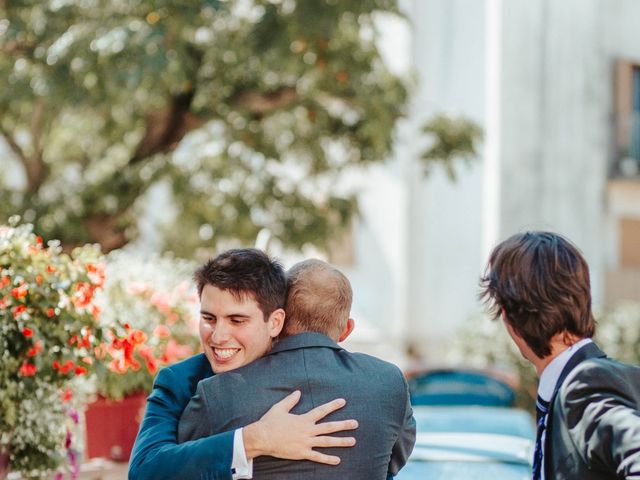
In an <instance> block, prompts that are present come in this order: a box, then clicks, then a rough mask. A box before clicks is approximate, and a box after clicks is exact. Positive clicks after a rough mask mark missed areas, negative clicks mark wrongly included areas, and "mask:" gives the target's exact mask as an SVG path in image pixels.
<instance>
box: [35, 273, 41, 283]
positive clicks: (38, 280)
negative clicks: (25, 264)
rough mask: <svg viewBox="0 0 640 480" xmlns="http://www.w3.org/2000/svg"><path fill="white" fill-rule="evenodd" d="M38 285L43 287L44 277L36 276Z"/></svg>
mask: <svg viewBox="0 0 640 480" xmlns="http://www.w3.org/2000/svg"><path fill="white" fill-rule="evenodd" d="M36 283H37V284H38V285H42V275H36Z"/></svg>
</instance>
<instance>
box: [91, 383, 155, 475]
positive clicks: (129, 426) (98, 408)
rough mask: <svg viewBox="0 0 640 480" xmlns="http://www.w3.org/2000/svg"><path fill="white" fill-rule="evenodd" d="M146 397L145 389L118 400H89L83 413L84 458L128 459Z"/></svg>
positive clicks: (101, 398)
mask: <svg viewBox="0 0 640 480" xmlns="http://www.w3.org/2000/svg"><path fill="white" fill-rule="evenodd" d="M146 400H147V394H146V393H135V394H132V395H129V396H127V397H125V398H124V399H123V400H121V401H115V400H108V399H106V398H103V397H99V398H98V400H96V401H95V402H93V403H90V404H89V405H88V406H87V410H86V412H85V416H84V417H85V427H86V439H87V448H86V458H95V457H103V458H108V459H110V460H114V461H116V462H126V461H128V460H129V456H130V455H131V449H132V448H133V443H134V442H135V439H136V435H137V434H138V428H139V427H140V422H141V421H142V417H143V416H144V408H145V405H146Z"/></svg>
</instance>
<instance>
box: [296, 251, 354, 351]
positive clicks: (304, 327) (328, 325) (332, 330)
mask: <svg viewBox="0 0 640 480" xmlns="http://www.w3.org/2000/svg"><path fill="white" fill-rule="evenodd" d="M352 298H353V293H352V291H351V285H350V283H349V280H348V279H347V277H345V276H344V275H343V274H342V273H341V272H340V271H339V270H338V269H336V268H335V267H333V266H331V265H329V264H328V263H326V262H323V261H321V260H315V259H312V260H304V261H302V262H299V263H296V264H295V265H294V266H293V267H291V268H290V269H289V271H288V272H287V299H286V303H285V311H286V312H287V317H286V321H285V326H284V329H283V335H285V336H287V335H295V334H297V333H302V332H319V333H324V334H325V335H327V336H328V337H330V338H332V339H333V340H336V341H337V340H338V338H339V337H340V334H341V332H342V331H343V330H344V328H345V326H346V325H347V321H348V320H349V313H350V311H351V300H352Z"/></svg>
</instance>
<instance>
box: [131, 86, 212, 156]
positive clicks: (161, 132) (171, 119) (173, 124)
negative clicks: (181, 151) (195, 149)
mask: <svg viewBox="0 0 640 480" xmlns="http://www.w3.org/2000/svg"><path fill="white" fill-rule="evenodd" d="M192 99H193V92H188V93H185V94H182V95H178V96H176V97H172V99H171V101H170V103H169V105H168V106H167V107H166V108H164V109H162V110H158V111H155V112H152V113H150V114H149V116H148V117H147V132H146V133H145V135H144V137H143V139H142V140H141V141H140V143H139V144H138V148H137V149H136V152H135V154H134V155H133V157H132V158H131V160H130V161H129V163H130V164H134V163H137V162H139V161H140V160H143V159H145V158H147V157H149V156H151V155H154V154H156V153H164V152H170V151H172V150H173V149H174V148H176V146H177V145H178V143H179V142H180V140H182V138H183V137H184V136H185V135H186V134H187V133H189V132H190V131H191V130H194V129H196V128H198V127H199V126H200V125H202V121H201V120H200V119H199V118H198V117H196V116H195V115H194V114H193V113H191V111H190V107H191V100H192Z"/></svg>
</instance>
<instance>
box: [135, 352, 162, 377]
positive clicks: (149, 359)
mask: <svg viewBox="0 0 640 480" xmlns="http://www.w3.org/2000/svg"><path fill="white" fill-rule="evenodd" d="M138 353H139V354H140V356H141V357H142V358H143V359H144V362H145V364H146V365H147V370H149V372H150V373H156V372H157V371H158V360H157V359H156V358H155V357H154V356H153V347H140V348H138Z"/></svg>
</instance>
